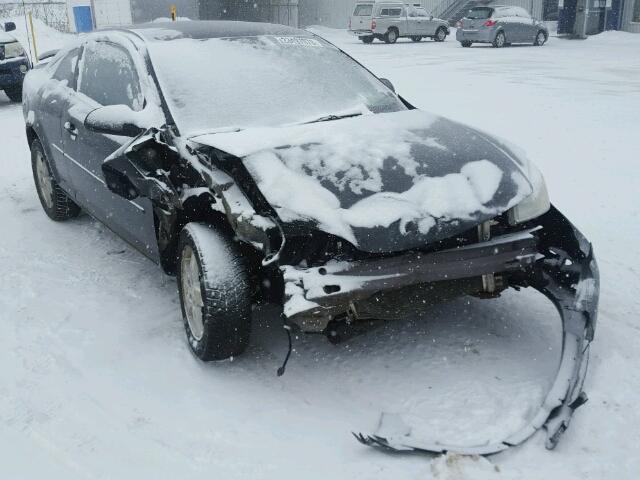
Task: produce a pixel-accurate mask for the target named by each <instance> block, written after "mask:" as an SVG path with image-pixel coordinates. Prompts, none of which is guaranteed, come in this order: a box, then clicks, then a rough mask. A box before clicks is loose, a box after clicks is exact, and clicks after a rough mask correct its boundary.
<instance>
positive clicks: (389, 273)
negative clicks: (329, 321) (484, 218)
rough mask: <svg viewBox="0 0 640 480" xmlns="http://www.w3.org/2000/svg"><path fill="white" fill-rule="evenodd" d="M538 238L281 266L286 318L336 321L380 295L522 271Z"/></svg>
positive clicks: (524, 235)
mask: <svg viewBox="0 0 640 480" xmlns="http://www.w3.org/2000/svg"><path fill="white" fill-rule="evenodd" d="M536 243H537V240H536V237H535V235H534V232H532V231H529V230H527V231H523V232H518V233H514V234H509V235H503V236H500V237H496V238H494V239H492V240H491V241H488V242H482V243H476V244H473V245H468V246H464V247H459V248H454V249H450V250H441V251H437V252H432V253H421V252H410V253H406V254H404V255H399V256H393V257H386V258H385V257H383V258H378V259H374V260H368V261H363V262H333V263H329V264H327V265H324V266H322V267H311V268H299V267H292V266H283V267H281V268H282V270H283V275H284V281H285V308H284V313H285V315H286V316H287V317H288V318H289V319H290V320H292V321H294V322H296V320H301V319H302V320H303V321H304V320H306V321H307V323H311V322H310V319H313V318H322V317H324V318H332V317H334V316H336V315H338V314H340V313H343V312H345V311H347V310H348V309H349V308H350V306H351V305H353V304H354V303H356V302H358V301H359V300H362V299H365V298H368V297H370V296H372V295H373V294H375V293H376V292H379V291H384V290H394V289H401V288H404V287H409V286H412V285H418V284H426V283H434V282H445V281H446V282H450V281H453V280H463V279H470V278H478V277H481V276H482V275H487V274H493V273H498V272H500V273H509V272H520V271H523V270H525V269H527V268H529V267H531V266H532V265H533V264H534V262H535V261H536V258H537V256H538V252H537V247H536Z"/></svg>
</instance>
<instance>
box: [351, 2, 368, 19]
mask: <svg viewBox="0 0 640 480" xmlns="http://www.w3.org/2000/svg"><path fill="white" fill-rule="evenodd" d="M372 11H373V5H356V9H355V11H354V12H353V16H354V17H370V16H371V12H372Z"/></svg>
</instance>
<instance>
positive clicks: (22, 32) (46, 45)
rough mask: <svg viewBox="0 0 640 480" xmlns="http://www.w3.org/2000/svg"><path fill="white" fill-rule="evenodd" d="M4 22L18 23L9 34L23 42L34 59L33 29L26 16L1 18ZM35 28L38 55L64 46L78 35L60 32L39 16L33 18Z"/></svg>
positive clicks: (1, 21)
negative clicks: (29, 27) (29, 28)
mask: <svg viewBox="0 0 640 480" xmlns="http://www.w3.org/2000/svg"><path fill="white" fill-rule="evenodd" d="M4 22H14V23H15V24H16V29H15V31H13V32H9V34H10V35H13V36H14V37H15V38H16V39H17V40H18V41H19V42H20V43H21V44H22V46H23V47H24V49H25V50H26V51H27V52H28V53H29V58H31V59H32V61H33V45H32V42H31V30H28V29H27V25H26V23H25V17H24V16H21V17H11V18H0V23H4ZM33 30H34V32H35V37H36V47H37V49H38V55H42V54H43V53H45V52H48V51H51V50H57V49H59V48H62V47H63V45H64V44H65V43H66V42H67V41H69V40H70V39H72V38H74V37H75V36H76V35H74V34H70V33H62V32H59V31H58V30H56V29H54V28H51V27H50V26H48V25H47V24H45V23H44V22H43V21H42V20H40V19H38V18H34V19H33ZM34 63H35V62H34Z"/></svg>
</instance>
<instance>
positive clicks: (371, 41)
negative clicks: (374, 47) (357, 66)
mask: <svg viewBox="0 0 640 480" xmlns="http://www.w3.org/2000/svg"><path fill="white" fill-rule="evenodd" d="M360 40H362V43H366V44H369V43H373V37H360Z"/></svg>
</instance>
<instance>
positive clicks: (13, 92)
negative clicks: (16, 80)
mask: <svg viewBox="0 0 640 480" xmlns="http://www.w3.org/2000/svg"><path fill="white" fill-rule="evenodd" d="M4 93H5V94H6V95H7V97H9V100H11V101H12V102H14V103H20V102H22V86H19V87H12V88H5V90H4Z"/></svg>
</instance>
